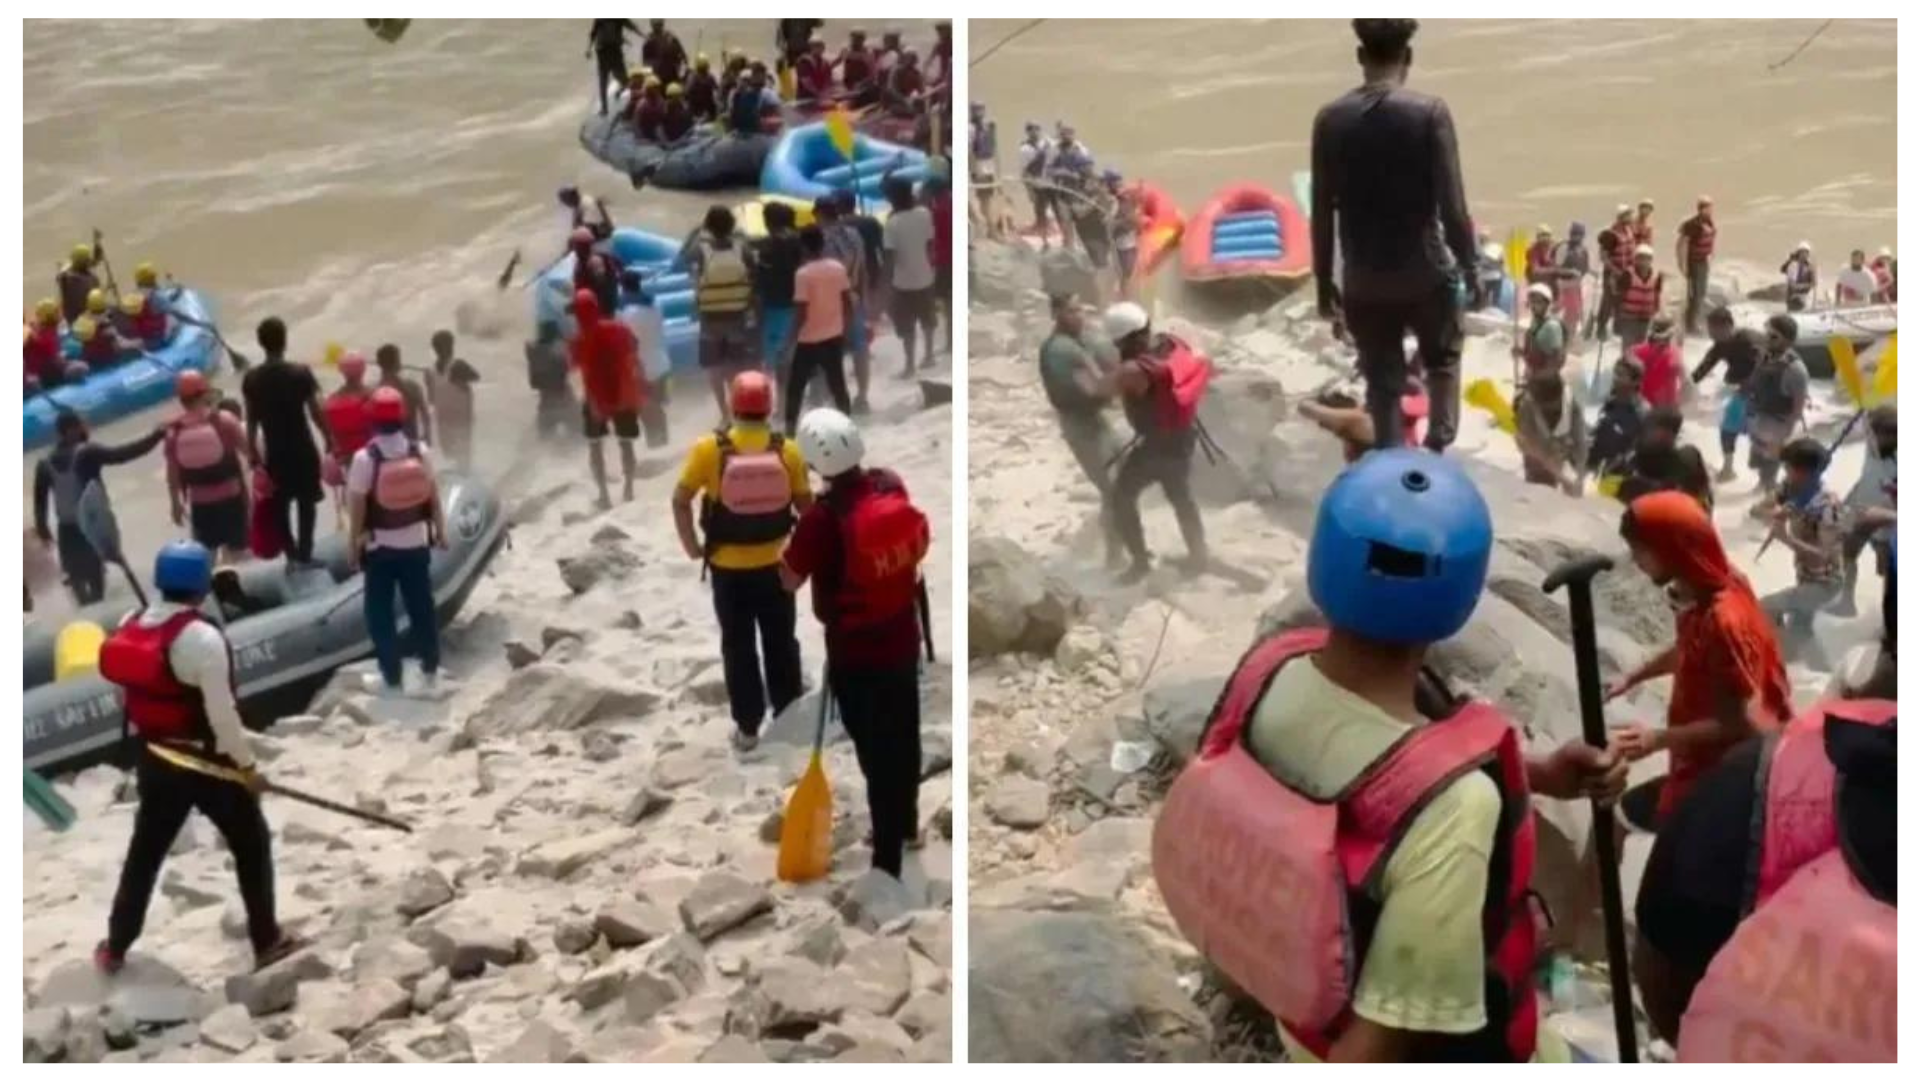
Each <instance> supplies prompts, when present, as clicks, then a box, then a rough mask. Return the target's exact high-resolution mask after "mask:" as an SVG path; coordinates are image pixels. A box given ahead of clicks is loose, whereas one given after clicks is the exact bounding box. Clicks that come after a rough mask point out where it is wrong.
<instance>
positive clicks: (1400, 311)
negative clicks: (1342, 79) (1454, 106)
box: [1312, 19, 1479, 451]
mask: <svg viewBox="0 0 1920 1080" xmlns="http://www.w3.org/2000/svg"><path fill="white" fill-rule="evenodd" d="M1419 25H1420V24H1419V23H1418V22H1417V21H1416V20H1413V19H1355V20H1353V29H1354V33H1355V34H1356V35H1357V36H1358V37H1359V39H1360V48H1359V50H1358V55H1359V60H1360V69H1361V72H1362V73H1363V75H1364V77H1365V79H1366V82H1365V83H1364V84H1363V85H1361V86H1360V87H1359V88H1358V89H1355V90H1351V91H1348V92H1347V93H1346V94H1344V95H1342V96H1341V97H1339V98H1337V99H1335V100H1334V101H1333V102H1332V103H1331V104H1328V105H1327V106H1325V107H1324V108H1322V109H1321V110H1320V115H1319V116H1317V117H1315V118H1314V122H1313V216H1312V222H1313V264H1314V265H1313V272H1314V279H1315V281H1316V282H1317V284H1318V287H1319V306H1320V314H1321V315H1322V316H1323V317H1325V318H1328V319H1331V320H1334V327H1335V332H1336V333H1349V332H1350V333H1351V334H1352V335H1353V342H1354V346H1355V348H1357V349H1358V350H1359V353H1360V370H1361V373H1362V374H1363V375H1365V377H1366V380H1367V410H1368V411H1369V412H1370V413H1372V414H1373V433H1374V445H1375V446H1379V447H1392V446H1399V445H1401V443H1402V441H1403V440H1402V435H1401V425H1402V420H1401V417H1400V396H1401V394H1402V393H1403V392H1404V389H1405V386H1406V381H1407V358H1406V353H1405V345H1404V343H1403V342H1404V339H1405V336H1406V334H1407V333H1408V331H1411V332H1412V333H1413V335H1414V337H1415V339H1416V340H1417V341H1418V342H1419V346H1420V356H1421V358H1422V362H1423V364H1424V366H1425V369H1426V383H1427V393H1428V396H1429V398H1430V400H1431V402H1432V415H1431V417H1430V418H1429V420H1428V424H1427V446H1428V448H1430V449H1432V450H1435V451H1439V450H1444V449H1446V448H1447V447H1448V446H1449V445H1451V444H1452V443H1453V438H1454V432H1455V429H1456V428H1457V427H1458V425H1459V420H1460V340H1461V330H1460V312H1459V310H1458V308H1457V306H1456V304H1455V301H1454V283H1455V281H1456V280H1457V279H1458V278H1459V277H1460V276H1461V275H1465V277H1466V280H1467V287H1468V289H1469V290H1470V291H1471V292H1472V293H1473V294H1474V295H1473V296H1471V297H1470V298H1469V299H1470V303H1469V305H1468V306H1469V307H1478V306H1479V296H1478V294H1479V284H1478V282H1477V281H1476V280H1475V278H1474V275H1473V274H1472V273H1470V272H1469V271H1470V269H1471V267H1473V265H1474V259H1475V252H1474V245H1473V227H1472V225H1471V224H1469V222H1468V217H1467V197H1466V189H1465V187H1464V186H1463V185H1462V183H1461V180H1460V152H1459V146H1458V143H1457V141H1456V139H1455V136H1454V130H1453V116H1452V114H1451V113H1449V112H1448V111H1447V104H1446V102H1444V101H1442V100H1440V99H1439V98H1437V97H1433V96H1431V95H1428V94H1422V93H1419V92H1417V91H1413V90H1408V89H1406V86H1405V83H1406V81H1407V70H1408V68H1410V67H1411V66H1412V64H1413V49H1412V48H1411V46H1410V44H1409V43H1410V42H1411V41H1412V38H1413V34H1414V31H1415V30H1417V29H1418V28H1419ZM1336 230H1337V234H1338V244H1339V247H1338V249H1337V254H1338V255H1339V258H1340V264H1341V266H1342V267H1343V271H1344V272H1343V280H1342V281H1340V282H1336V281H1335V280H1334V276H1333V275H1334V257H1335V254H1336V249H1335V246H1334V245H1335V243H1336V240H1335V236H1336ZM1443 239H1444V243H1443V242H1442V241H1443Z"/></svg>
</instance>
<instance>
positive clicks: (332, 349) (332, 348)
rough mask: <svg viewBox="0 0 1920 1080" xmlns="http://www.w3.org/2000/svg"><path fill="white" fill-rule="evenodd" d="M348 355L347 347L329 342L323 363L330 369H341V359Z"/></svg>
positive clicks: (335, 342)
mask: <svg viewBox="0 0 1920 1080" xmlns="http://www.w3.org/2000/svg"><path fill="white" fill-rule="evenodd" d="M346 354H347V347H346V346H345V345H342V344H340V343H339V342H337V341H329V342H327V351H326V353H325V354H324V356H323V359H322V362H323V363H325V364H326V365H327V366H328V367H339V366H340V358H341V357H342V356H345V355H346Z"/></svg>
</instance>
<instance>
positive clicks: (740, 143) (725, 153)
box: [580, 112, 774, 191]
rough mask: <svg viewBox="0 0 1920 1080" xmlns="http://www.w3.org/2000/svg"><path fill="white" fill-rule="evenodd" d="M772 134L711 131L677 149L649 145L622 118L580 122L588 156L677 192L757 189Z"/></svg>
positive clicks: (593, 115) (591, 115)
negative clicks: (736, 133) (755, 187)
mask: <svg viewBox="0 0 1920 1080" xmlns="http://www.w3.org/2000/svg"><path fill="white" fill-rule="evenodd" d="M773 142H774V139H773V136H771V135H760V134H752V135H730V134H725V133H721V132H715V131H711V130H707V129H701V130H697V131H696V132H695V133H694V134H693V135H690V136H688V137H687V138H686V139H684V140H682V141H681V142H679V143H677V144H675V145H673V146H663V145H661V144H659V143H652V142H643V141H642V140H641V139H640V137H639V136H637V135H635V134H634V132H633V125H631V124H628V123H625V122H624V121H623V120H622V119H621V118H620V116H619V115H618V114H617V113H616V114H615V115H610V116H601V115H600V114H599V113H597V112H592V113H588V114H587V117H586V119H584V120H582V121H580V146H581V147H582V148H583V149H585V150H586V152H587V153H589V154H592V155H593V156H594V157H596V158H599V159H600V160H601V161H604V162H606V163H607V164H608V165H611V166H613V167H614V168H616V169H619V170H620V171H621V172H623V173H626V174H627V176H628V177H629V178H631V179H633V180H634V182H636V183H638V182H639V181H640V179H641V178H642V177H645V178H646V182H647V183H649V184H652V185H653V186H655V187H663V188H670V189H673V190H675V191H713V190H717V189H719V188H731V187H753V186H754V185H755V184H758V183H759V182H760V171H761V169H762V167H763V166H764V165H765V164H766V160H767V151H768V150H769V149H770V148H772V146H773Z"/></svg>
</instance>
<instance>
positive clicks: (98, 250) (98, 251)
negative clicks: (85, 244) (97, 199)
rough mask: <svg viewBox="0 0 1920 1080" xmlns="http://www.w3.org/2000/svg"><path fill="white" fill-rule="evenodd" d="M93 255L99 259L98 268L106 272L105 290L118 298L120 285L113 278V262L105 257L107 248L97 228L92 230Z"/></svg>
mask: <svg viewBox="0 0 1920 1080" xmlns="http://www.w3.org/2000/svg"><path fill="white" fill-rule="evenodd" d="M93 257H94V258H95V259H98V260H99V261H100V269H102V270H105V271H106V272H107V291H108V292H110V293H112V294H113V298H114V299H115V300H118V299H120V285H119V283H118V282H116V281H114V280H113V263H112V262H111V261H110V260H108V258H107V248H106V244H105V241H104V238H103V237H102V236H101V235H100V230H99V229H97V228H96V229H94V230H93Z"/></svg>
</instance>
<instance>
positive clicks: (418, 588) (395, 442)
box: [347, 386, 447, 695]
mask: <svg viewBox="0 0 1920 1080" xmlns="http://www.w3.org/2000/svg"><path fill="white" fill-rule="evenodd" d="M367 411H368V413H369V415H370V417H371V419H372V420H373V430H374V436H373V438H372V440H371V441H369V442H368V443H367V445H366V446H364V447H362V448H361V449H360V452H359V453H357V454H355V455H353V462H352V463H351V464H350V465H348V466H347V511H348V513H347V520H348V525H347V536H348V538H349V539H348V544H347V550H348V552H349V553H350V558H351V559H352V561H353V564H354V566H355V567H356V568H357V569H359V570H361V571H362V572H363V573H365V575H366V588H365V590H364V592H363V608H364V611H365V613H366V619H367V637H368V638H369V639H371V640H372V642H373V656H374V660H375V662H376V663H377V664H378V665H379V668H380V670H379V671H378V672H377V673H369V674H368V675H367V677H366V679H365V683H366V686H367V689H368V690H370V691H372V692H374V693H377V694H381V695H392V694H397V693H400V692H402V691H403V690H404V691H408V692H413V693H417V694H421V695H432V694H435V693H437V692H438V690H439V688H440V624H439V621H438V620H437V619H436V618H435V616H434V610H433V607H434V605H433V573H432V561H433V553H432V549H433V548H436V547H438V548H445V547H446V546H447V519H446V508H445V507H444V506H443V505H442V504H441V500H440V489H439V484H438V482H437V480H436V479H435V476H434V468H433V464H432V462H430V461H429V460H428V459H427V450H426V447H425V446H423V445H421V444H420V443H417V442H415V441H414V440H412V439H410V438H408V437H407V433H406V420H407V403H406V400H405V399H404V398H402V397H401V396H400V394H399V392H398V391H396V390H394V389H392V388H391V387H384V386H383V387H381V388H380V389H378V390H375V391H374V392H373V396H372V398H371V399H370V400H369V401H368V403H367ZM396 593H397V594H398V595H399V599H400V603H401V605H402V606H404V607H405V608H406V612H407V633H408V637H409V638H410V639H411V641H410V642H409V644H410V645H411V646H412V652H413V654H414V656H415V657H417V658H418V659H419V661H420V674H421V682H420V683H419V684H418V685H417V686H416V687H408V686H406V684H405V683H404V682H403V679H402V669H401V664H400V657H401V649H400V644H401V643H400V636H399V630H398V624H397V614H398V613H397V612H396V610H395V608H394V596H395V594H396Z"/></svg>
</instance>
